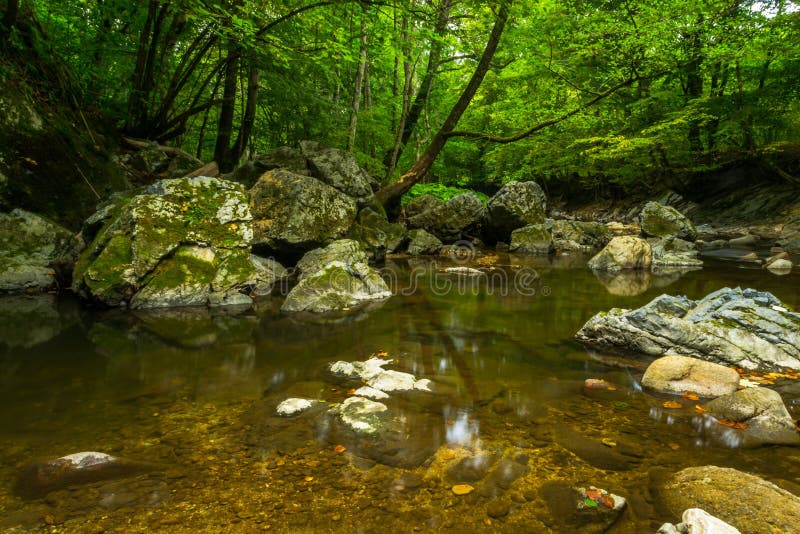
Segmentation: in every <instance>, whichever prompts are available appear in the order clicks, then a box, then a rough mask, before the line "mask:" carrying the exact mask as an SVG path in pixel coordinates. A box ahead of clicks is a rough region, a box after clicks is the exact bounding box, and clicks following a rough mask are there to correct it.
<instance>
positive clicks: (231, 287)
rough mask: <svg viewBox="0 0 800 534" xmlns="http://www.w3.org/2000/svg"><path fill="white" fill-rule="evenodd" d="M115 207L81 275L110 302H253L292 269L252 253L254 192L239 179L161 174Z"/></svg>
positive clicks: (88, 288) (88, 292) (87, 289)
mask: <svg viewBox="0 0 800 534" xmlns="http://www.w3.org/2000/svg"><path fill="white" fill-rule="evenodd" d="M111 211H112V215H111V216H110V217H108V219H107V222H106V223H105V225H104V226H103V227H102V229H101V230H100V231H99V232H98V233H97V235H96V237H95V238H94V240H93V241H92V243H91V244H90V245H89V246H88V247H87V249H86V250H85V251H84V252H83V254H82V255H81V257H80V258H79V260H78V262H77V264H76V266H75V271H74V273H73V288H74V290H75V291H76V292H77V293H79V294H80V295H82V296H84V297H86V298H89V299H92V300H95V301H97V302H100V303H102V304H105V305H108V306H121V305H125V304H130V305H131V306H132V307H134V308H152V307H169V306H192V305H225V304H236V305H245V304H246V305H249V304H251V299H250V296H249V295H250V293H251V292H254V293H258V294H264V293H268V292H269V290H270V289H271V287H272V284H273V283H274V282H275V281H277V279H278V278H280V277H281V276H283V275H284V270H283V268H282V267H281V266H280V265H279V264H277V263H276V262H269V261H267V260H264V259H260V258H257V257H255V256H252V255H251V253H250V245H251V242H252V238H253V226H252V216H251V215H250V208H249V206H248V199H247V194H246V192H245V190H244V188H243V187H242V186H241V185H239V184H236V183H234V182H229V181H225V180H219V179H216V178H207V177H198V178H191V179H189V178H180V179H174V180H161V181H159V182H156V183H154V184H153V185H151V186H150V187H148V188H147V189H146V190H145V191H144V192H143V193H142V194H139V195H135V196H133V197H132V198H130V199H124V200H122V201H121V202H120V203H119V204H117V205H116V206H114V208H113V210H111Z"/></svg>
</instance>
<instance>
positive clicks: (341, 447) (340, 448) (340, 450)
mask: <svg viewBox="0 0 800 534" xmlns="http://www.w3.org/2000/svg"><path fill="white" fill-rule="evenodd" d="M346 450H347V447H345V446H344V445H337V446H335V447H334V448H333V452H335V453H338V454H341V453H343V452H344V451H346Z"/></svg>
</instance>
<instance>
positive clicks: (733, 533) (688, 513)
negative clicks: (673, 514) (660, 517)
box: [656, 508, 741, 534]
mask: <svg viewBox="0 0 800 534" xmlns="http://www.w3.org/2000/svg"><path fill="white" fill-rule="evenodd" d="M656 534H741V532H740V531H739V529H737V528H734V527H732V526H731V525H729V524H728V523H726V522H725V521H723V520H722V519H719V518H717V517H714V516H713V515H711V514H709V513H708V512H706V511H705V510H702V509H700V508H689V509H688V510H684V512H683V516H682V521H681V522H680V523H678V524H677V525H673V524H672V523H664V524H663V525H661V528H659V529H658V531H657V532H656Z"/></svg>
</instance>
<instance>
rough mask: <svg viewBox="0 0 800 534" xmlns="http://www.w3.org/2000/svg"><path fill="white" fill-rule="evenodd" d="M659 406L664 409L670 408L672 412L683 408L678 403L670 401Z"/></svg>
mask: <svg viewBox="0 0 800 534" xmlns="http://www.w3.org/2000/svg"><path fill="white" fill-rule="evenodd" d="M661 406H663V407H664V408H670V409H673V410H677V409H678V408H683V404H681V403H680V402H677V401H671V400H669V401H666V402H664V403H663V404H662V405H661Z"/></svg>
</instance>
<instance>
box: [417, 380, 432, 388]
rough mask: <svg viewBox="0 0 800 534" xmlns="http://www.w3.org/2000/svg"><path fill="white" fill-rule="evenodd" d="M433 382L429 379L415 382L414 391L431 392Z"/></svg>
mask: <svg viewBox="0 0 800 534" xmlns="http://www.w3.org/2000/svg"><path fill="white" fill-rule="evenodd" d="M431 384H432V382H431V381H430V380H428V379H427V378H421V379H419V380H417V381H416V382H414V389H418V390H420V391H430V390H431Z"/></svg>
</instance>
